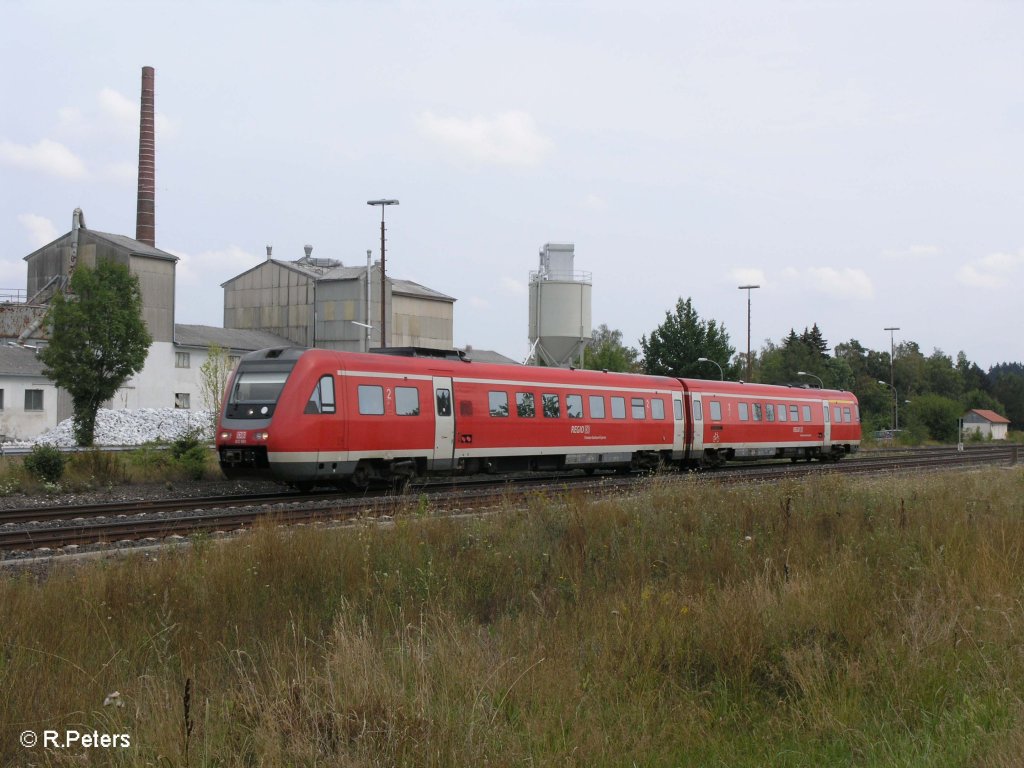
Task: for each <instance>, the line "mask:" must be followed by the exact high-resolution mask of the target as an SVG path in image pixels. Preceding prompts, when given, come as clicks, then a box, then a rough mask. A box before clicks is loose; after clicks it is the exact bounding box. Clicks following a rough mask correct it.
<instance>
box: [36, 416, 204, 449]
mask: <svg viewBox="0 0 1024 768" xmlns="http://www.w3.org/2000/svg"><path fill="white" fill-rule="evenodd" d="M190 430H196V431H198V432H199V433H200V436H201V439H203V440H212V439H213V426H212V414H211V413H210V411H205V410H195V411H190V410H186V409H182V408H140V409H138V410H134V411H130V410H116V411H112V410H107V409H106V408H101V409H100V410H99V412H98V413H97V414H96V439H95V443H96V445H97V446H107V445H142V444H143V443H149V442H152V441H154V440H174V439H175V438H177V437H180V436H182V435H183V434H185V433H186V432H188V431H190ZM34 444H47V445H55V446H57V447H70V446H73V445H75V438H74V433H73V432H72V420H71V419H64V421H62V422H61V423H60V424H58V425H57V426H56V427H54V428H53V429H50V430H47V431H46V432H44V433H43V434H41V435H39V436H38V437H36V438H34V439H33V440H28V441H24V442H18V443H16V445H34Z"/></svg>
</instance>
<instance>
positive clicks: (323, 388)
mask: <svg viewBox="0 0 1024 768" xmlns="http://www.w3.org/2000/svg"><path fill="white" fill-rule="evenodd" d="M302 412H303V413H334V379H333V378H332V377H331V376H329V375H328V376H321V377H320V381H318V382H317V383H316V384H315V385H314V386H313V391H312V392H311V393H310V395H309V400H308V401H307V402H306V408H305V409H304V410H303V411H302Z"/></svg>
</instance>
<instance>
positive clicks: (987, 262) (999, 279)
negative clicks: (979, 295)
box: [956, 250, 1024, 290]
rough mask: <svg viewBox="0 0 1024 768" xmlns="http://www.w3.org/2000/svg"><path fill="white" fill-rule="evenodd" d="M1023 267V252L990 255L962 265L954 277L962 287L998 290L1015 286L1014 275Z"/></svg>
mask: <svg viewBox="0 0 1024 768" xmlns="http://www.w3.org/2000/svg"><path fill="white" fill-rule="evenodd" d="M1022 267H1024V250H1021V251H1020V252H1018V253H1016V254H1013V253H991V254H989V255H988V256H984V257H982V258H980V259H975V260H974V261H971V262H969V263H967V264H964V265H963V266H962V267H960V269H959V270H958V271H957V274H956V277H957V280H959V281H960V282H961V283H963V284H964V285H969V286H972V287H975V288H987V289H990V290H1000V289H1003V288H1010V287H1013V286H1015V285H1016V283H1017V281H1016V279H1015V273H1017V272H1018V271H1019V270H1020V269H1021V268H1022Z"/></svg>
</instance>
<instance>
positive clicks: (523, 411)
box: [516, 392, 537, 419]
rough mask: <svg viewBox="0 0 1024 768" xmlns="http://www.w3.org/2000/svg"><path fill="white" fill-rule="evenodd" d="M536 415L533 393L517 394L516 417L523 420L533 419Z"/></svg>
mask: <svg viewBox="0 0 1024 768" xmlns="http://www.w3.org/2000/svg"><path fill="white" fill-rule="evenodd" d="M536 415H537V409H536V407H535V406H534V404H533V392H516V416H518V417H519V418H521V419H532V418H533V417H534V416H536Z"/></svg>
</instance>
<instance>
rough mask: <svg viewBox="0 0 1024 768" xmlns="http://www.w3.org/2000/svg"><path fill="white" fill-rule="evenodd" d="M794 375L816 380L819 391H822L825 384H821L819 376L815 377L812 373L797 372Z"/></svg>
mask: <svg viewBox="0 0 1024 768" xmlns="http://www.w3.org/2000/svg"><path fill="white" fill-rule="evenodd" d="M796 375H797V376H810V377H811V378H812V379H817V380H818V388H819V389H824V388H825V382H823V381H822V380H821V377H820V376H816V375H815V374H813V373H808V372H807V371H797V372H796Z"/></svg>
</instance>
